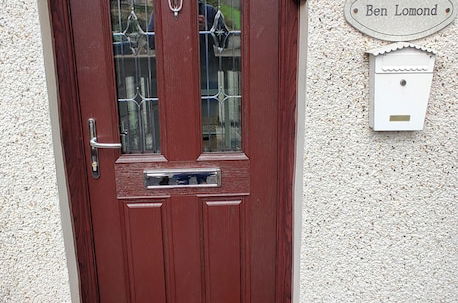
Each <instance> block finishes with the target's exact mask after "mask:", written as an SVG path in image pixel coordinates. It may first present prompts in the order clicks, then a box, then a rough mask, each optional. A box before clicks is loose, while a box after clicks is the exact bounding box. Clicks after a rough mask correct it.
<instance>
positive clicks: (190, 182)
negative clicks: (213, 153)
mask: <svg viewBox="0 0 458 303" xmlns="http://www.w3.org/2000/svg"><path fill="white" fill-rule="evenodd" d="M144 175H145V187H146V188H147V189H159V188H163V189H166V188H186V187H220V186H221V170H220V169H219V168H191V169H157V170H147V171H144Z"/></svg>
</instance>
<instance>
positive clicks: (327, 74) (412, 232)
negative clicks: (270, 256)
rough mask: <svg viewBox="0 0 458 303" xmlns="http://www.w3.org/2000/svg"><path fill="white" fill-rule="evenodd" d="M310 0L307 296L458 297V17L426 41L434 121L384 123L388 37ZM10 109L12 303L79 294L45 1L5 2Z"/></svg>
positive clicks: (1, 154)
mask: <svg viewBox="0 0 458 303" xmlns="http://www.w3.org/2000/svg"><path fill="white" fill-rule="evenodd" d="M38 1H44V0H38ZM308 5H309V20H308V23H309V36H308V45H303V47H308V58H307V65H308V67H307V94H306V95H307V96H306V97H307V100H306V110H305V113H301V114H302V115H305V133H304V138H305V149H304V162H305V165H304V202H303V229H302V242H303V243H302V249H301V266H302V267H301V271H300V275H301V288H300V294H301V298H300V302H456V301H458V291H457V287H456V286H457V283H458V271H457V268H458V261H457V254H458V251H457V231H458V230H457V226H458V224H457V219H456V218H457V215H458V214H457V206H456V205H457V204H456V200H457V196H458V192H457V183H458V174H457V169H456V165H457V160H458V152H457V146H458V142H457V131H458V128H457V122H458V121H457V119H458V118H457V117H458V102H457V91H458V79H457V70H458V64H457V61H458V55H457V48H458V42H457V40H458V26H457V24H456V21H455V23H454V24H453V25H451V26H449V27H448V28H446V29H445V30H443V31H441V32H440V33H438V34H436V35H433V36H431V37H428V38H425V39H422V40H420V41H415V42H416V43H418V44H421V45H425V46H428V47H432V48H434V49H436V50H437V51H438V52H439V55H438V57H437V64H436V72H435V76H434V80H433V90H432V96H431V100H430V105H429V109H428V113H427V121H426V127H425V130H424V131H422V132H410V133H409V132H406V133H395V132H391V133H374V132H372V131H371V130H370V129H369V126H368V91H369V90H368V58H367V56H366V55H365V54H364V52H365V51H366V50H367V49H369V48H373V47H376V46H380V45H384V44H386V43H385V42H382V41H379V40H375V39H372V38H369V37H366V36H364V35H363V34H361V33H359V32H357V31H356V30H355V29H353V28H352V27H351V26H350V25H348V24H347V23H346V22H345V20H344V18H343V5H344V1H335V0H309V1H308ZM301 60H306V58H301ZM300 102H304V100H301V101H300ZM0 109H1V110H0V127H1V131H2V135H1V136H0V144H1V146H2V148H1V149H0V302H21V303H22V302H40V303H41V302H50V303H54V302H56V303H62V302H70V290H69V289H70V287H69V282H68V280H69V279H68V270H67V264H66V256H65V252H64V244H63V243H64V242H63V239H62V224H61V221H60V212H59V206H58V203H59V201H58V194H57V187H56V177H55V164H54V155H53V147H52V140H51V127H50V123H49V106H48V95H47V93H46V82H45V72H44V67H43V56H42V45H41V38H40V26H39V23H38V13H37V9H36V3H35V1H34V0H19V1H14V0H0ZM70 240H71V239H70Z"/></svg>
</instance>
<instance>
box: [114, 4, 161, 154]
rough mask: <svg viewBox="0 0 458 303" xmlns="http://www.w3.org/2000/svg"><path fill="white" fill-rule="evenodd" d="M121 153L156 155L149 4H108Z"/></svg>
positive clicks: (156, 109) (156, 117)
mask: <svg viewBox="0 0 458 303" xmlns="http://www.w3.org/2000/svg"><path fill="white" fill-rule="evenodd" d="M111 21H112V30H113V52H114V58H115V68H116V84H117V93H118V100H117V102H118V110H119V117H120V131H121V141H122V146H123V147H122V151H123V153H158V152H159V141H160V140H159V107H158V102H159V99H158V95H157V77H156V52H155V39H154V36H155V33H154V16H153V2H152V0H111Z"/></svg>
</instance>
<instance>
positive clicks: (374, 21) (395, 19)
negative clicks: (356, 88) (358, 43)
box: [345, 0, 458, 41]
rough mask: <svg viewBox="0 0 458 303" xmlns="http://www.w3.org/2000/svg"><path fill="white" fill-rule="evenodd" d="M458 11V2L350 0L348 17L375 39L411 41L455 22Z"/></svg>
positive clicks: (359, 28) (347, 11)
mask: <svg viewBox="0 0 458 303" xmlns="http://www.w3.org/2000/svg"><path fill="white" fill-rule="evenodd" d="M457 8H458V0H434V1H432V0H347V2H346V3H345V18H346V19H347V21H348V23H350V24H351V25H352V26H354V27H355V28H357V29H358V30H360V31H361V32H363V33H365V34H366V35H369V36H371V37H374V38H377V39H381V40H387V41H410V40H415V39H420V38H423V37H426V36H429V35H431V34H434V33H436V32H438V31H440V30H441V29H443V28H444V27H446V26H447V25H449V24H450V23H452V22H453V20H454V19H455V18H456V15H457Z"/></svg>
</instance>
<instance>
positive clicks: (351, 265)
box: [300, 0, 458, 302]
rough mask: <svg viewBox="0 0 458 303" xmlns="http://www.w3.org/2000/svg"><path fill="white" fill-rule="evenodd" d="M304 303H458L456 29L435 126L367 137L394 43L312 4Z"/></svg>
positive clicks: (432, 112) (327, 5) (327, 1)
mask: <svg viewBox="0 0 458 303" xmlns="http://www.w3.org/2000/svg"><path fill="white" fill-rule="evenodd" d="M308 5H309V36H308V39H309V41H308V47H309V49H308V59H307V64H308V67H307V68H308V70H307V81H308V82H307V101H306V102H307V103H306V113H305V115H306V116H305V120H306V122H305V167H304V178H305V180H304V195H305V197H304V204H303V235H302V239H303V243H302V253H301V291H300V292H301V302H458V262H457V258H458V250H457V246H458V243H457V234H458V233H457V231H458V229H457V227H458V221H457V218H458V212H457V205H458V199H457V196H458V191H457V185H458V173H457V163H458V140H457V133H458V125H457V122H458V100H457V96H458V95H457V94H458V74H457V71H458V64H457V61H458V51H457V49H458V24H457V21H456V20H455V23H454V24H452V25H451V26H449V27H448V28H446V29H445V30H443V31H441V32H439V33H437V34H435V35H433V36H430V37H428V38H425V39H421V40H418V41H415V43H418V44H421V45H426V46H429V47H432V48H434V49H436V50H437V51H439V55H438V58H437V63H436V70H435V75H434V80H433V88H432V96H431V99H430V103H429V108H428V113H427V120H426V127H425V130H424V131H421V132H390V133H375V132H372V131H371V130H370V129H369V126H368V57H367V56H366V55H365V54H364V51H365V50H367V49H369V48H372V47H377V46H380V45H384V44H387V42H383V41H379V40H376V39H372V38H369V37H366V36H364V35H363V34H361V33H359V32H358V31H356V30H354V29H353V28H352V27H351V26H350V25H348V24H347V23H346V22H345V20H344V17H343V5H344V1H343V0H339V1H336V0H309V1H308Z"/></svg>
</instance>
